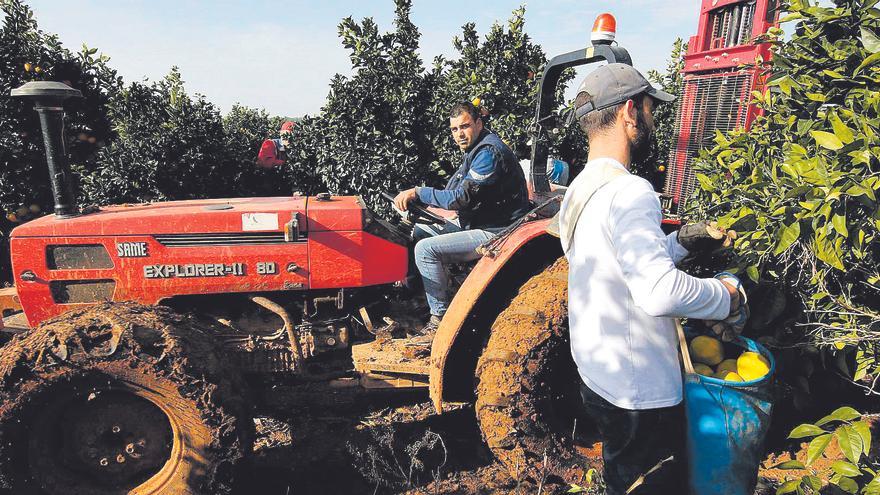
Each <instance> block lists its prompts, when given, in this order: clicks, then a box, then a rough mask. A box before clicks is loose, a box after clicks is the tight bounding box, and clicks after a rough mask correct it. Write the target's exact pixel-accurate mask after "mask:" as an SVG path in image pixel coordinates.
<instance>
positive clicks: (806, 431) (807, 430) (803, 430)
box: [788, 423, 828, 438]
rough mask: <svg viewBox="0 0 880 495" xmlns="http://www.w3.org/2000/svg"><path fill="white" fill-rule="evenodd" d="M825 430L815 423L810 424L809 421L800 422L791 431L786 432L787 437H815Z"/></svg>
mask: <svg viewBox="0 0 880 495" xmlns="http://www.w3.org/2000/svg"><path fill="white" fill-rule="evenodd" d="M825 433H828V432H826V431H825V430H823V429H822V428H819V427H818V426H816V425H811V424H809V423H807V424H802V425H800V426H798V427H797V428H795V429H794V430H792V431H791V433H789V434H788V438H805V437H815V436H816V435H823V434H825Z"/></svg>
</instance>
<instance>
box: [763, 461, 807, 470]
mask: <svg viewBox="0 0 880 495" xmlns="http://www.w3.org/2000/svg"><path fill="white" fill-rule="evenodd" d="M770 469H806V466H804V463H803V462H801V461H797V460H794V459H792V460H790V461H785V462H780V463H779V464H774V465H773V466H770Z"/></svg>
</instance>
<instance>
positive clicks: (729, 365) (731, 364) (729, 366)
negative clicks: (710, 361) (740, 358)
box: [715, 359, 736, 373]
mask: <svg viewBox="0 0 880 495" xmlns="http://www.w3.org/2000/svg"><path fill="white" fill-rule="evenodd" d="M715 371H716V372H718V373H721V372H722V371H732V372H734V373H736V359H725V360H724V361H721V364H719V365H718V367H717V368H715Z"/></svg>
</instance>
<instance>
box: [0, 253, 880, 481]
mask: <svg viewBox="0 0 880 495" xmlns="http://www.w3.org/2000/svg"><path fill="white" fill-rule="evenodd" d="M553 273H556V272H554V270H550V274H551V275H552V274H553ZM549 278H550V281H549V282H548V283H551V284H554V285H555V284H556V283H557V281H556V280H555V278H559V277H555V278H554V276H551V277H549ZM533 289H534V290H533ZM539 289H540V288H539V287H531V289H530V286H528V285H526V286H524V288H523V293H527V294H530V295H529V296H526V297H531V295H532V294H534V295H535V297H537V293H538V291H539ZM554 293H555V292H554ZM542 301H543V302H546V301H544V300H543V299H542ZM536 302H541V301H536ZM543 302H542V304H543ZM545 307H546V306H545ZM99 308H100V311H97V312H96V311H91V310H89V311H85V310H84V311H78V312H76V313H73V314H70V315H68V316H67V317H66V318H64V319H57V320H54V321H51V322H49V323H47V327H46V328H48V329H49V331H46V332H42V333H39V334H36V333H31V334H28V335H25V336H18V337H16V338H14V339H13V340H12V341H11V342H9V343H8V344H7V345H6V346H4V348H3V351H2V354H0V404H2V406H0V418H3V417H8V416H9V415H10V414H15V412H16V411H17V410H19V409H20V408H22V407H23V406H24V405H23V404H22V401H23V399H22V398H23V397H26V396H28V395H29V388H33V389H38V388H39V387H41V384H40V381H34V380H30V379H29V377H32V376H34V375H40V376H42V377H43V378H44V379H51V377H52V376H53V374H55V373H62V371H61V368H62V367H60V366H59V365H58V364H59V359H60V358H62V357H65V359H67V360H69V361H71V362H76V360H77V359H79V357H78V356H80V355H82V354H83V353H85V354H89V353H107V352H109V351H110V350H111V349H112V348H114V347H115V346H119V347H121V348H124V349H126V352H130V353H131V355H140V358H141V361H143V360H144V359H145V356H146V357H147V358H149V359H147V362H148V363H150V364H151V366H156V367H159V368H162V370H163V373H167V374H168V375H169V376H180V377H184V376H198V374H199V373H202V374H206V375H212V374H216V373H220V372H219V371H218V370H219V369H222V367H223V366H222V362H218V361H217V360H216V358H215V357H213V356H212V354H211V353H210V352H207V350H205V349H203V347H204V345H205V342H206V339H205V337H206V335H207V332H210V329H206V328H204V327H202V326H200V325H199V324H197V323H196V322H194V321H193V320H191V319H189V318H186V317H180V316H178V315H174V314H173V313H171V312H170V311H166V310H161V309H160V310H156V311H153V310H150V311H147V310H144V309H142V308H138V307H134V306H132V307H127V306H125V305H113V306H112V307H105V308H101V307H99ZM553 308H556V309H553ZM558 308H559V305H551V311H550V312H549V313H542V314H541V315H537V317H538V319H539V320H542V321H547V322H553V321H555V320H556V319H557V317H559V315H560V314H562V313H558V311H557V310H558ZM115 311H122V312H123V313H125V314H124V315H123V314H121V313H120V314H118V315H117V313H115ZM560 311H561V310H560ZM108 314H109V315H110V317H109V318H108V316H107V315H108ZM113 315H117V316H119V317H120V318H121V317H122V316H124V317H125V318H126V319H127V320H132V319H133V321H134V322H135V324H127V325H119V324H116V323H115V320H114V318H113ZM521 316H522V318H526V319H534V318H536V314H535V313H534V312H526V314H523V315H521ZM517 321H519V320H517ZM550 327H552V325H550ZM511 328H516V325H515V324H513V325H511ZM548 331H550V332H551V333H552V332H553V328H548ZM187 335H193V337H186V336H187ZM184 341H186V343H185V344H184V343H183V342H184ZM184 347H186V348H188V349H190V351H192V350H193V349H196V353H197V354H199V355H200V356H202V357H203V359H201V360H199V359H191V358H190V359H182V356H181V355H180V353H181V350H182V349H183V348H184ZM199 349H201V350H199ZM524 353H525V354H528V352H525V351H524ZM532 357H533V358H534V357H535V356H532ZM132 362H133V363H134V361H132ZM194 372H197V373H194ZM221 375H222V373H221ZM217 380H219V382H221V383H223V384H224V386H231V385H234V386H235V387H236V388H238V389H239V390H242V391H243V393H242V394H235V393H232V392H231V391H229V390H218V389H214V388H212V389H211V392H212V393H210V394H208V393H204V392H205V390H204V389H199V388H198V387H199V386H200V384H199V383H195V382H192V383H181V386H183V387H184V388H186V389H190V390H191V392H192V394H193V397H196V396H198V398H199V400H203V401H213V400H217V398H219V397H222V396H224V395H225V396H228V397H234V398H238V399H239V400H242V398H243V397H244V396H249V397H248V400H249V401H251V400H252V402H253V403H256V404H260V406H259V407H258V409H257V411H256V415H255V417H254V426H255V429H256V437H255V445H254V453H253V457H252V459H251V460H250V461H249V462H247V463H244V464H242V465H241V466H240V467H239V469H238V472H237V473H236V476H235V483H234V486H233V487H232V492H233V493H235V494H241V495H246V494H247V495H250V494H253V493H259V494H265V495H275V494H277V495H290V494H298V495H301V494H327V493H334V494H335V493H340V494H347V493H350V494H361V493H375V494H401V495H404V494H405V495H432V494H450V495H451V494H511V495H513V494H516V495H519V494H536V493H547V494H556V493H566V492H567V491H568V490H569V489H570V488H571V487H570V485H568V484H566V483H562V482H558V481H556V482H554V480H545V481H544V482H543V483H542V482H540V481H534V480H533V481H523V482H517V481H515V480H514V479H513V478H511V476H510V475H509V474H508V472H507V470H506V469H505V468H504V467H503V466H501V465H500V464H499V463H498V462H497V461H495V460H494V457H493V455H492V453H491V451H490V449H489V448H488V447H487V445H486V443H485V442H484V441H483V438H482V436H481V433H480V429H479V426H478V422H477V418H476V413H475V412H474V408H473V406H471V405H464V404H461V405H455V406H454V407H452V408H451V410H450V411H447V412H446V413H444V414H443V415H437V414H436V413H435V412H434V409H433V406H432V404H431V403H430V401H429V400H428V398H427V392H426V391H424V390H422V391H413V392H400V391H389V392H385V393H382V392H379V393H377V392H372V393H369V394H367V393H365V392H364V391H362V390H360V389H358V388H354V387H332V386H329V385H328V384H327V383H323V382H314V383H309V382H305V383H303V382H299V383H295V382H293V381H291V380H289V379H281V378H277V379H273V378H265V377H263V378H259V379H253V380H252V381H251V382H249V383H241V382H237V383H234V384H233V383H232V382H230V381H229V380H228V379H227V378H226V377H223V376H218V377H217ZM203 405H204V407H205V408H206V410H208V411H213V414H215V415H217V417H216V419H215V421H216V422H218V424H219V423H222V422H224V421H225V422H228V421H230V419H229V418H228V417H223V416H222V414H223V409H222V408H220V407H217V406H216V405H215V403H214V402H210V403H209V402H204V403H203ZM833 407H834V405H831V404H829V405H828V408H829V411H830V409H833ZM862 410H866V411H868V412H877V410H880V405H877V404H875V407H874V409H873V410H870V411H869V410H867V409H865V408H862ZM778 412H779V414H781V415H783V416H785V415H786V414H787V411H785V410H779V411H778ZM777 416H778V415H777ZM817 417H819V416H815V417H811V418H810V419H815V418H817ZM792 418H793V416H792ZM798 422H800V421H797V420H795V419H791V420H790V421H787V420H782V421H776V422H775V423H774V430H773V431H772V432H771V436H772V437H773V438H771V440H770V442H769V443H770V453H769V454H768V455H767V458H766V459H765V461H764V463H763V466H762V469H761V471H760V478H761V483H760V484H759V489H758V491H757V492H756V493H758V494H761V495H764V494H768V495H769V494H770V493H774V491H775V490H774V488H775V487H776V486H778V484H780V483H781V482H783V481H784V480H785V479H792V478H794V477H796V476H799V475H801V474H805V473H804V472H796V471H780V470H777V469H772V468H771V467H772V466H774V465H776V464H778V463H780V462H783V461H785V460H789V459H792V458H796V459H799V460H803V459H804V458H805V456H806V446H807V444H806V443H801V442H797V441H786V440H785V439H784V437H785V434H784V433H780V432H787V431H789V430H790V429H791V427H793V426H795V424H796V423H798ZM793 423H794V424H793ZM872 424H873V426H872V430H873V431H874V436H873V438H874V445H873V448H872V450H875V451H876V449H878V447H880V445H877V444H878V439H880V431H878V428H880V420H878V419H877V417H872ZM219 440H223V441H226V442H231V441H234V439H231V438H226V439H222V438H218V441H219ZM596 447H598V446H596ZM828 453H829V456H830V458H829V459H821V460H819V461H817V462H816V463H814V465H813V466H811V467H810V472H813V473H815V474H818V475H820V476H821V477H822V478H823V479H827V478H828V476H829V475H830V465H831V463H832V461H833V460H834V459H836V458H842V454H841V453H840V449H839V448H838V447H837V446H836V444H834V443H832V444H831V446H830V447H829V449H828ZM598 454H599V451H598V450H595V451H591V452H589V453H588V457H593V458H596V457H598ZM0 460H2V459H0ZM533 462H536V461H533ZM0 465H2V462H0ZM535 467H536V468H537V469H539V470H540V466H535ZM0 481H2V472H0ZM584 493H601V488H600V485H597V486H593V487H590V488H588V489H587V491H585V492H584Z"/></svg>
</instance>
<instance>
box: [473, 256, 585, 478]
mask: <svg viewBox="0 0 880 495" xmlns="http://www.w3.org/2000/svg"><path fill="white" fill-rule="evenodd" d="M567 278H568V264H567V263H566V260H565V258H560V259H559V260H558V261H556V262H555V263H554V264H552V265H551V266H550V267H548V268H547V269H545V270H544V271H543V272H541V273H539V274H537V275H535V276H534V277H532V278H531V279H529V280H528V281H527V282H526V283H525V284H523V285H522V287H521V288H520V289H519V293H518V294H517V295H516V296H515V297H514V298H513V300H512V301H511V303H510V305H509V306H508V307H507V308H505V309H504V310H503V311H502V312H501V313H500V314H499V315H498V317H497V318H496V320H495V322H494V323H493V325H492V333H491V336H490V337H489V341H488V343H487V345H486V347H485V350H484V351H483V354H482V355H481V356H480V359H479V361H478V363H477V371H476V379H477V400H476V413H477V419H478V421H479V424H480V429H481V431H482V433H483V438H484V439H485V441H486V443H487V444H488V446H489V448H490V449H491V450H492V452H493V454H494V455H495V457H496V458H497V459H498V460H499V461H500V462H501V463H502V464H504V466H505V467H506V468H507V469H508V471H510V474H511V475H512V476H513V477H514V478H516V479H527V478H530V479H533V480H546V479H550V478H556V479H561V480H565V481H567V482H577V481H579V480H580V479H582V478H583V476H584V475H585V473H586V471H587V470H588V469H589V468H591V467H598V466H599V465H600V462H599V460H600V456H601V448H600V446H599V445H598V444H597V443H596V441H595V440H596V439H595V435H594V433H593V429H592V426H591V425H589V424H587V422H586V421H584V420H583V419H582V418H580V417H579V411H580V407H579V404H580V398H579V391H578V383H579V378H578V375H577V370H576V368H575V365H574V362H573V361H572V358H571V353H570V348H569V341H568V294H567V291H568V280H567Z"/></svg>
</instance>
